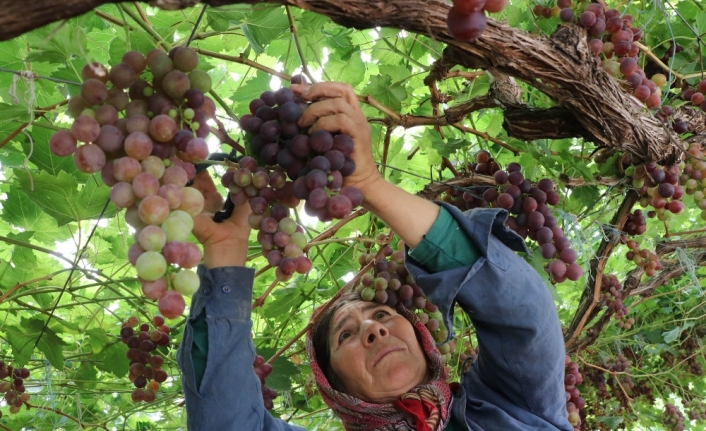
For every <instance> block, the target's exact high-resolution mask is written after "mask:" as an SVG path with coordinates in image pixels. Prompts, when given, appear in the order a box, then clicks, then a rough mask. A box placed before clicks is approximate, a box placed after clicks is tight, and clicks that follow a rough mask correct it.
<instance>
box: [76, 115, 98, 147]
mask: <svg viewBox="0 0 706 431" xmlns="http://www.w3.org/2000/svg"><path fill="white" fill-rule="evenodd" d="M100 131H101V126H100V124H98V121H96V119H95V118H92V117H89V116H87V115H81V116H79V117H78V118H76V119H75V120H74V123H73V124H72V125H71V134H72V135H73V137H74V138H76V140H77V141H81V142H93V141H95V140H96V139H98V136H99V135H100Z"/></svg>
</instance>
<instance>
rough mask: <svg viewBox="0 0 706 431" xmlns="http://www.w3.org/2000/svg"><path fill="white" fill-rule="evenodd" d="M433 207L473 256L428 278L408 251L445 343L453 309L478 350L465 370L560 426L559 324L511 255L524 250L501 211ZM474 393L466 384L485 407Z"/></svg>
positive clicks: (535, 281) (541, 290)
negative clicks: (443, 212)
mask: <svg viewBox="0 0 706 431" xmlns="http://www.w3.org/2000/svg"><path fill="white" fill-rule="evenodd" d="M440 205H442V206H444V207H445V208H446V209H447V210H448V211H449V213H450V214H451V215H452V216H453V218H454V219H455V220H456V221H457V222H458V225H459V226H460V228H461V230H462V231H463V232H464V233H465V234H466V235H467V236H468V238H469V239H470V241H472V242H473V244H474V245H475V246H476V247H477V249H478V250H479V252H480V257H479V258H478V260H476V261H475V263H474V264H472V265H465V266H461V267H456V268H452V269H448V270H445V271H442V272H438V273H432V272H430V271H428V270H427V269H426V268H425V267H424V266H423V265H422V264H420V262H418V261H417V260H416V259H415V258H414V257H413V256H411V255H410V254H409V250H407V252H408V254H407V256H406V260H405V263H406V266H407V268H408V269H409V271H410V274H411V275H412V277H413V278H414V280H415V281H416V283H417V284H418V285H419V286H420V287H421V288H422V290H423V291H424V293H425V294H426V295H427V296H428V297H429V299H430V300H431V301H432V302H433V303H434V304H436V305H437V306H438V307H439V309H440V311H441V312H442V315H443V318H444V322H445V324H446V327H447V328H448V329H449V339H450V338H451V337H453V324H452V322H453V311H454V304H456V303H458V304H459V306H460V307H461V308H462V309H463V310H464V311H465V312H466V314H467V315H468V316H469V317H470V319H471V321H472V323H473V326H474V327H475V329H476V336H477V337H478V344H479V351H480V353H479V356H478V359H477V366H474V367H472V368H471V371H469V372H470V373H476V374H477V376H474V377H475V378H479V379H480V380H481V381H482V382H483V383H484V384H485V385H486V386H487V387H489V388H491V389H492V390H493V391H494V392H497V393H499V394H501V396H502V398H503V399H504V400H507V401H509V402H510V403H512V404H513V405H515V406H519V407H520V408H522V409H523V410H525V411H528V412H530V413H531V414H534V415H535V416H538V417H540V418H542V419H544V420H545V421H547V422H549V423H551V424H553V425H554V426H555V427H557V428H559V429H565V428H566V426H567V419H566V398H565V390H564V357H565V350H564V340H563V336H562V332H561V324H560V322H559V316H558V314H557V311H556V307H555V305H554V301H553V299H552V296H551V294H550V293H549V290H548V289H547V286H546V285H545V283H544V281H543V280H542V278H541V277H540V276H539V274H537V272H536V271H535V270H534V269H533V268H532V267H531V266H530V265H529V264H527V262H525V260H524V259H523V258H521V257H520V256H518V255H517V254H516V253H515V252H516V251H523V252H527V248H526V247H525V244H524V241H523V240H522V238H521V237H520V236H518V235H517V234H515V233H514V232H513V231H511V230H509V229H508V228H507V227H506V226H505V225H504V222H505V220H506V219H507V215H508V213H507V211H505V210H502V209H491V208H478V209H473V210H470V211H467V212H465V213H462V212H461V211H459V210H458V209H457V208H455V207H452V206H450V205H447V204H444V203H441V204H440ZM464 378H467V377H464ZM464 387H465V385H464ZM474 391H475V392H479V391H478V390H476V389H474V388H468V387H466V392H467V396H469V394H470V395H472V397H473V398H474V399H476V400H485V401H486V402H489V403H490V402H492V401H491V398H490V397H489V396H488V395H487V394H484V393H475V392H474ZM480 392H482V391H480Z"/></svg>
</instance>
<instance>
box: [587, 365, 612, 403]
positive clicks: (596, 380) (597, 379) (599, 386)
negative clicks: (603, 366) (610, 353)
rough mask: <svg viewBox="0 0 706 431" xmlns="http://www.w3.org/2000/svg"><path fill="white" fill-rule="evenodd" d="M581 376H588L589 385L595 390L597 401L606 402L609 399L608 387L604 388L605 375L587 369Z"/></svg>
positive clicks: (598, 371) (601, 372)
mask: <svg viewBox="0 0 706 431" xmlns="http://www.w3.org/2000/svg"><path fill="white" fill-rule="evenodd" d="M583 374H584V375H586V376H588V380H589V381H590V382H591V385H593V387H595V388H596V396H597V397H598V398H599V399H602V400H607V399H609V398H610V392H609V391H608V386H606V378H605V374H604V373H603V371H601V370H596V369H593V368H587V369H584V370H583Z"/></svg>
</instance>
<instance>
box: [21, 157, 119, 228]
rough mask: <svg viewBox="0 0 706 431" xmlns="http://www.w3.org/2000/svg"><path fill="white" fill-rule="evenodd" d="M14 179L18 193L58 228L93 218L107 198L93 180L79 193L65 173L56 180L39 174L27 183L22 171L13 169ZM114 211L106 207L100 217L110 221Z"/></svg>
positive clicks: (98, 184)
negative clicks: (40, 209) (23, 195)
mask: <svg viewBox="0 0 706 431" xmlns="http://www.w3.org/2000/svg"><path fill="white" fill-rule="evenodd" d="M15 176H16V177H17V186H18V187H19V190H21V191H23V192H24V193H25V194H26V195H27V196H28V197H29V198H30V199H31V200H32V202H34V203H35V204H37V205H38V206H40V207H41V208H43V209H44V211H45V212H46V213H47V214H49V215H50V216H52V217H53V218H54V219H55V220H56V221H57V223H58V224H59V226H63V225H65V224H66V223H69V222H72V221H78V220H88V219H93V218H97V217H98V216H100V214H101V211H102V210H103V207H104V206H105V204H106V202H108V198H109V195H110V190H109V189H108V188H107V187H101V186H100V185H101V184H100V183H97V182H96V181H94V180H93V179H91V180H89V181H88V182H87V183H86V185H85V186H83V188H81V190H79V189H78V187H77V183H76V179H75V178H74V177H73V176H72V175H69V174H67V173H65V172H59V175H57V176H56V177H54V176H51V175H49V174H48V173H46V172H39V173H38V174H32V176H31V179H30V176H29V175H28V174H27V173H26V172H25V171H23V170H21V169H15ZM115 211H116V210H115V206H114V205H113V204H110V205H109V206H108V209H107V210H106V211H105V214H104V217H106V218H107V217H112V216H113V215H114V214H115Z"/></svg>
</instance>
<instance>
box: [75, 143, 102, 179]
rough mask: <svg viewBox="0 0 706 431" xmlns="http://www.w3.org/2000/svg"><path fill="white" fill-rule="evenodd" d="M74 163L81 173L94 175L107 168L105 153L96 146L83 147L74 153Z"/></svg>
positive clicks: (87, 145)
mask: <svg viewBox="0 0 706 431" xmlns="http://www.w3.org/2000/svg"><path fill="white" fill-rule="evenodd" d="M74 163H75V164H76V167H77V168H78V169H79V170H80V171H82V172H86V173H89V174H94V173H96V172H100V171H101V169H103V167H104V166H105V163H106V157H105V153H104V152H103V150H102V149H101V148H100V147H99V146H98V145H96V144H86V145H81V146H80V147H78V148H77V149H76V151H75V152H74Z"/></svg>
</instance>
